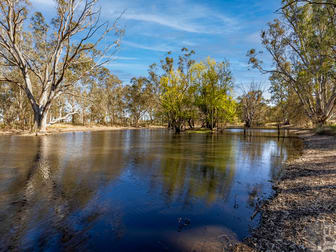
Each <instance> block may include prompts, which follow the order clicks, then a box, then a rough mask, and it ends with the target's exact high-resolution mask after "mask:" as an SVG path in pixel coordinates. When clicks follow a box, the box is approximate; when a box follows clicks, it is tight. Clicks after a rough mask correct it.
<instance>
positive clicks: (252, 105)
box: [238, 83, 266, 128]
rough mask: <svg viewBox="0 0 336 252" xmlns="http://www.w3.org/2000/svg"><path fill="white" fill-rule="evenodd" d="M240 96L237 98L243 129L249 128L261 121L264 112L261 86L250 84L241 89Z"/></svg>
mask: <svg viewBox="0 0 336 252" xmlns="http://www.w3.org/2000/svg"><path fill="white" fill-rule="evenodd" d="M241 90H242V95H241V96H239V97H238V102H239V108H240V115H241V119H242V120H243V122H244V124H245V127H247V128H250V127H251V126H254V125H256V124H258V122H260V121H261V118H262V115H263V112H265V110H264V109H265V105H266V103H265V99H264V97H263V90H262V88H261V85H257V84H256V83H251V84H250V85H249V87H248V88H243V87H242V88H241Z"/></svg>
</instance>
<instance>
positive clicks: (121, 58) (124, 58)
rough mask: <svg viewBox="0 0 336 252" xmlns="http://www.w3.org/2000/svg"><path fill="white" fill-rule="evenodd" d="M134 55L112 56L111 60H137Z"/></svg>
mask: <svg viewBox="0 0 336 252" xmlns="http://www.w3.org/2000/svg"><path fill="white" fill-rule="evenodd" d="M137 59H138V58H135V57H124V56H114V57H112V60H137Z"/></svg>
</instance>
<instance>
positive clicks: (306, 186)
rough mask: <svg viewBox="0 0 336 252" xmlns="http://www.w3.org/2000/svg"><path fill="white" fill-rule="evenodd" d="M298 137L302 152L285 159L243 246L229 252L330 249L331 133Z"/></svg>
mask: <svg viewBox="0 0 336 252" xmlns="http://www.w3.org/2000/svg"><path fill="white" fill-rule="evenodd" d="M298 133H300V132H298ZM301 133H302V132H301ZM299 137H301V138H302V139H303V141H304V150H303V153H302V155H301V156H300V157H298V158H296V159H294V160H289V161H288V162H287V163H286V165H285V166H284V168H283V169H284V171H283V175H282V177H281V178H280V179H279V181H277V182H275V184H274V190H275V193H274V195H273V197H272V198H270V199H268V200H266V201H264V202H263V203H262V204H261V205H260V207H259V212H260V214H261V221H260V225H259V226H258V228H256V229H255V230H253V232H252V234H251V236H250V237H248V238H247V239H245V241H244V243H245V245H247V246H248V247H246V246H245V245H238V246H236V248H235V251H336V137H335V136H319V135H312V134H310V133H308V132H305V133H304V134H300V135H299Z"/></svg>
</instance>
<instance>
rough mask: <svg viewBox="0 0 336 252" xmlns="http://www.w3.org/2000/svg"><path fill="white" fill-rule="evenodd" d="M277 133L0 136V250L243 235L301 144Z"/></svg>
mask: <svg viewBox="0 0 336 252" xmlns="http://www.w3.org/2000/svg"><path fill="white" fill-rule="evenodd" d="M276 135H277V134H276V131H269V130H266V131H262V130H261V131H253V132H251V133H250V134H249V135H248V136H244V135H243V134H242V131H241V130H229V131H226V132H225V133H224V134H222V135H210V134H182V135H179V136H176V135H173V134H171V133H169V132H168V131H166V130H164V129H162V130H123V131H105V132H91V133H90V132H77V133H66V134H61V135H55V136H44V137H17V136H2V137H0V250H8V249H12V250H36V251H40V250H47V251H59V250H77V251H164V250H167V251H186V250H199V249H200V248H202V246H203V247H207V248H217V247H218V246H219V244H220V243H223V242H225V241H226V240H228V239H238V240H239V239H242V238H244V237H245V236H247V235H248V234H249V231H250V229H251V227H255V226H256V225H257V224H258V221H259V216H258V215H257V216H256V217H255V218H254V219H253V220H251V218H250V217H251V215H252V214H253V212H254V209H255V204H256V202H257V201H258V200H260V199H263V198H267V197H269V196H270V195H271V194H272V180H274V179H276V178H277V177H278V176H279V174H280V172H281V165H282V163H283V162H284V161H285V160H286V159H287V158H288V157H290V156H292V155H294V154H296V153H297V151H298V150H300V149H301V142H300V141H298V140H296V139H291V138H277V137H276Z"/></svg>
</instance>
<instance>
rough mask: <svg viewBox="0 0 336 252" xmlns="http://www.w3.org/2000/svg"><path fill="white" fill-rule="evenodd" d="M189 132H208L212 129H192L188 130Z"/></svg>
mask: <svg viewBox="0 0 336 252" xmlns="http://www.w3.org/2000/svg"><path fill="white" fill-rule="evenodd" d="M186 132H187V133H195V134H208V133H211V132H212V131H211V130H209V129H192V130H186Z"/></svg>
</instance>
